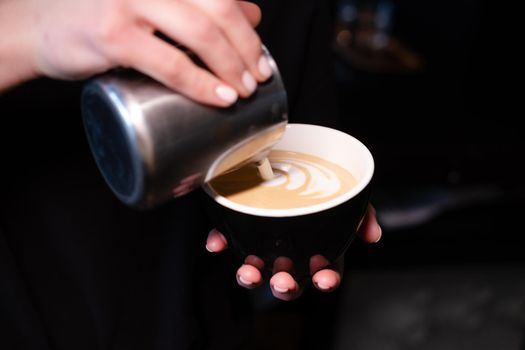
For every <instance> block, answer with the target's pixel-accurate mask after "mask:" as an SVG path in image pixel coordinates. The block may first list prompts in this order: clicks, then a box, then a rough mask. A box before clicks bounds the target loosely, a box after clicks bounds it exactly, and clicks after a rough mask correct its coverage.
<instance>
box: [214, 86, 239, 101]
mask: <svg viewBox="0 0 525 350" xmlns="http://www.w3.org/2000/svg"><path fill="white" fill-rule="evenodd" d="M215 93H216V94H217V96H219V98H220V99H221V100H223V101H225V102H228V103H234V102H235V101H237V98H239V95H238V94H237V91H235V90H233V89H232V88H231V87H229V86H226V85H219V86H217V88H216V89H215Z"/></svg>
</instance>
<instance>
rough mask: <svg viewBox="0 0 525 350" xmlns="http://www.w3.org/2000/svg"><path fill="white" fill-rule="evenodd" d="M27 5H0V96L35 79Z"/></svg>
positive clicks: (23, 1) (21, 1)
mask: <svg viewBox="0 0 525 350" xmlns="http://www.w3.org/2000/svg"><path fill="white" fill-rule="evenodd" d="M30 3H31V1H27V0H7V1H1V2H0V92H2V91H5V90H7V89H9V88H11V87H14V86H16V85H19V84H21V83H23V82H25V81H28V80H31V79H34V78H37V77H38V76H39V74H38V73H37V70H36V69H35V65H34V48H33V47H34V40H33V37H32V36H33V34H32V33H33V31H32V30H31V29H32V26H33V25H34V24H32V23H31V18H32V16H33V15H32V12H31V11H30V6H28V5H30Z"/></svg>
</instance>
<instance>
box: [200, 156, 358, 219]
mask: <svg viewBox="0 0 525 350" xmlns="http://www.w3.org/2000/svg"><path fill="white" fill-rule="evenodd" d="M268 158H269V160H270V163H271V165H272V168H273V171H274V174H275V177H274V178H273V179H270V180H262V179H261V177H260V176H259V174H258V171H257V167H256V166H255V165H248V166H245V167H243V168H241V169H237V170H234V171H232V172H230V173H227V174H224V175H222V176H220V177H218V178H217V179H215V180H213V181H212V182H211V183H210V185H211V187H212V188H213V190H215V192H217V193H218V194H219V195H221V196H223V197H226V198H227V199H229V200H231V201H233V202H236V203H239V204H243V205H247V206H250V207H254V208H265V209H288V208H300V207H306V206H310V205H315V204H319V203H322V202H326V201H329V200H331V199H333V198H336V197H338V196H340V195H342V194H344V193H346V192H348V191H349V190H350V189H351V188H352V187H354V186H355V184H356V180H355V179H354V177H353V176H352V175H351V174H350V173H349V172H348V171H347V170H345V169H343V168H342V167H340V166H339V165H337V164H334V163H332V162H329V161H327V160H324V159H322V158H319V157H315V156H312V155H308V154H304V153H298V152H291V151H282V150H273V151H272V152H271V153H270V155H269V157H268Z"/></svg>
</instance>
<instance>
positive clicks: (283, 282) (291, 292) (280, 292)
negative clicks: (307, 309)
mask: <svg viewBox="0 0 525 350" xmlns="http://www.w3.org/2000/svg"><path fill="white" fill-rule="evenodd" d="M270 288H271V290H272V294H273V296H274V297H276V298H277V299H281V300H284V301H290V300H294V299H297V298H298V297H299V296H300V295H301V294H302V288H300V287H299V284H298V283H297V282H296V281H295V280H294V278H293V277H292V275H290V274H289V273H288V272H285V271H281V272H277V273H276V274H274V275H273V276H272V278H271V279H270Z"/></svg>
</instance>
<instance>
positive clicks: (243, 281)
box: [239, 275, 253, 286]
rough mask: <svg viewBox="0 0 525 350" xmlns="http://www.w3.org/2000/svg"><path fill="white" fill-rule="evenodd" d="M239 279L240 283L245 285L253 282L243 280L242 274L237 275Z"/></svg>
mask: <svg viewBox="0 0 525 350" xmlns="http://www.w3.org/2000/svg"><path fill="white" fill-rule="evenodd" d="M239 281H241V283H242V284H244V285H247V286H251V285H252V284H253V282H252V281H248V280H245V279H244V278H242V276H240V275H239Z"/></svg>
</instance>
